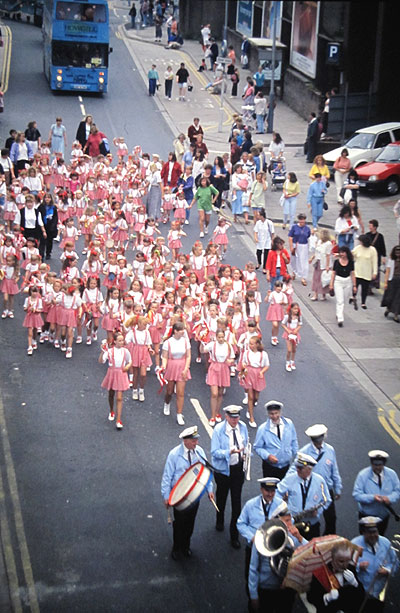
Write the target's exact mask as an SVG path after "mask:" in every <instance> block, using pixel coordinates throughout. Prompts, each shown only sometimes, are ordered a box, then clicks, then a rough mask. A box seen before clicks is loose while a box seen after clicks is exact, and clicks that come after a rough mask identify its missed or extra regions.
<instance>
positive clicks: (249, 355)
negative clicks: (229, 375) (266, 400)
mask: <svg viewBox="0 0 400 613" xmlns="http://www.w3.org/2000/svg"><path fill="white" fill-rule="evenodd" d="M242 366H243V367H244V368H245V369H246V371H247V372H246V375H245V377H244V378H243V379H241V380H240V385H242V386H243V387H244V389H246V390H248V389H252V390H254V391H255V392H261V391H262V390H263V389H265V387H266V384H265V376H263V377H260V371H261V370H262V369H263V368H265V366H269V360H268V355H267V353H266V352H265V351H251V350H250V349H247V350H246V351H245V352H244V354H243V358H242Z"/></svg>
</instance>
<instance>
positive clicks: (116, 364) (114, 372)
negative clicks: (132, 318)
mask: <svg viewBox="0 0 400 613" xmlns="http://www.w3.org/2000/svg"><path fill="white" fill-rule="evenodd" d="M124 342H125V341H124V335H123V334H122V332H114V334H113V344H112V345H106V344H105V345H103V347H102V352H101V354H100V357H99V364H105V363H106V362H108V370H107V374H106V376H105V377H104V379H103V382H102V384H101V387H103V388H105V389H107V390H108V403H109V413H108V420H109V421H114V419H115V412H114V399H115V398H116V408H117V420H116V427H117V429H118V430H122V428H123V424H122V421H121V418H122V402H123V392H126V390H128V389H129V378H128V372H129V369H130V368H131V366H132V363H131V354H130V353H129V351H128V349H127V348H126V347H124Z"/></svg>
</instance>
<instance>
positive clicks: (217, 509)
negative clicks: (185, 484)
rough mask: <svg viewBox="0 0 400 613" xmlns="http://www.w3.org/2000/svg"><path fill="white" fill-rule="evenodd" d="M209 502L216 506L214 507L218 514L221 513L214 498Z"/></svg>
mask: <svg viewBox="0 0 400 613" xmlns="http://www.w3.org/2000/svg"><path fill="white" fill-rule="evenodd" d="M209 500H210V501H211V502H212V503H213V505H214V507H215V509H216V511H217V513H219V508H218V507H217V504H216V502H215V500H214V498H209Z"/></svg>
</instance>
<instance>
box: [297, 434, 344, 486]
mask: <svg viewBox="0 0 400 613" xmlns="http://www.w3.org/2000/svg"><path fill="white" fill-rule="evenodd" d="M321 452H323V455H322V456H321V458H320V459H319V460H318V463H317V465H316V466H314V468H313V471H312V474H313V475H315V473H317V474H318V475H321V477H323V478H324V479H325V481H326V484H327V486H328V488H329V489H330V490H333V491H334V492H335V494H341V492H342V478H341V476H340V474H339V468H338V464H337V460H336V452H335V450H334V448H333V447H332V445H328V443H325V442H324V443H322V448H321ZM300 453H306V454H307V455H309V456H311V457H312V458H314V460H316V459H317V458H318V456H319V454H320V450H319V449H317V447H315V445H313V444H312V443H309V444H308V445H304V447H302V448H301V449H300ZM290 473H296V474H297V472H296V466H295V465H294V463H293V464H292V465H291V467H290V468H289V470H288V474H290Z"/></svg>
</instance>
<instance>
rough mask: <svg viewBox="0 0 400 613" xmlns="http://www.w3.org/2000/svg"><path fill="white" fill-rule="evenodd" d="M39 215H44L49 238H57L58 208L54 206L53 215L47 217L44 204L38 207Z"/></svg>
mask: <svg viewBox="0 0 400 613" xmlns="http://www.w3.org/2000/svg"><path fill="white" fill-rule="evenodd" d="M38 211H39V213H41V215H42V219H43V223H44V227H45V228H46V233H47V236H48V237H49V238H55V237H56V236H57V224H58V211H57V207H56V206H55V205H53V215H52V216H51V217H46V205H45V204H44V203H42V204H41V205H40V206H39V207H38Z"/></svg>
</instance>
